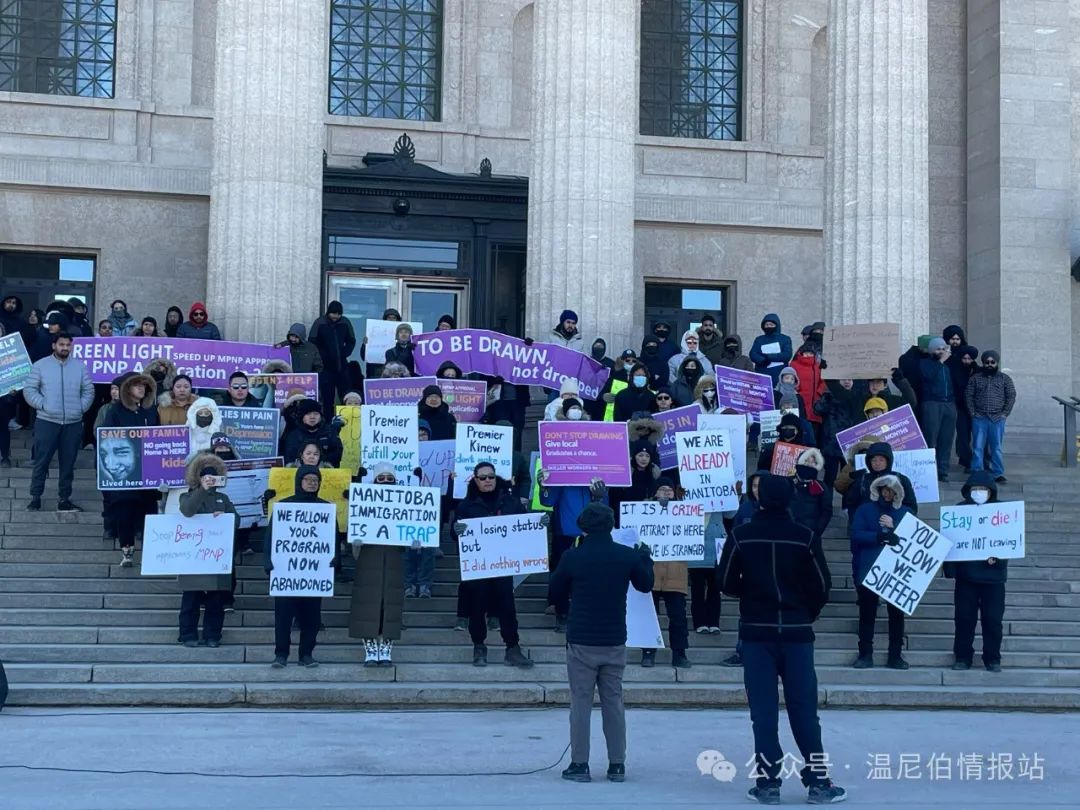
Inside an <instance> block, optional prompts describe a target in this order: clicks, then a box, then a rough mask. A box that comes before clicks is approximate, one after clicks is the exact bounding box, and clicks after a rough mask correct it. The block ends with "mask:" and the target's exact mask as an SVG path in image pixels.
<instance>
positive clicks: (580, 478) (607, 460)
mask: <svg viewBox="0 0 1080 810" xmlns="http://www.w3.org/2000/svg"><path fill="white" fill-rule="evenodd" d="M539 430H540V467H541V468H542V469H543V470H544V472H546V473H547V475H548V477H547V480H546V481H545V482H544V484H545V485H546V486H552V487H587V486H588V485H589V484H590V482H591V481H592V480H593V479H594V478H599V479H600V480H602V481H603V482H604V483H605V484H606V485H607V486H609V487H628V486H630V436H629V429H628V428H627V426H626V423H625V422H541V423H540V425H539Z"/></svg>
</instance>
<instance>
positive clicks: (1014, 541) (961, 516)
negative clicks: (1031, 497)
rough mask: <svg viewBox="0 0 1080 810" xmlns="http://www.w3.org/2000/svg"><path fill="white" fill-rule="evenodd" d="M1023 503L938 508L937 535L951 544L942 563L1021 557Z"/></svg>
mask: <svg viewBox="0 0 1080 810" xmlns="http://www.w3.org/2000/svg"><path fill="white" fill-rule="evenodd" d="M1024 531H1025V514H1024V502H1023V501H1004V502H1002V503H984V504H982V505H981V506H980V505H978V504H971V505H964V506H943V507H941V533H942V534H943V535H945V537H947V538H948V539H949V540H950V541H952V549H950V551H949V556H948V557H946V558H945V560H946V562H961V561H964V560H986V559H989V558H990V557H996V558H997V559H999V560H1018V559H1021V558H1022V557H1024V555H1025V553H1026V551H1025V548H1024Z"/></svg>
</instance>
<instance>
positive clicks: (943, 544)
mask: <svg viewBox="0 0 1080 810" xmlns="http://www.w3.org/2000/svg"><path fill="white" fill-rule="evenodd" d="M893 531H895V532H896V534H897V536H898V537H899V538H900V542H899V543H898V544H897V545H895V546H885V547H884V548H882V550H881V553H880V554H878V556H877V559H876V560H874V564H873V565H872V566H871V567H870V571H869V572H868V573H867V575H866V577H865V578H864V579H863V581H862V585H863V587H865V588H869V589H870V590H871V591H873V592H874V593H876V594H877V595H878V596H880V597H881V598H882V599H884V600H885V601H886V602H888V603H890V604H892V605H895V606H896V607H898V608H900V610H902V611H903V612H904V613H906V614H907V615H908V616H910V615H911V614H912V613H914V612H915V608H916V607H918V606H919V602H920V600H922V598H923V594H924V593H926V589H927V588H929V587H930V582H931V580H933V578H934V575H935V574H936V573H937V570H938V568H940V567H941V564H942V563H943V562H944V561H945V558H946V556H947V555H948V553H949V547H950V546H951V545H952V543H951V542H950V541H949V539H948V538H947V537H943V536H942V535H940V534H938V533H937V532H935V531H934V530H933V529H931V528H930V527H929V526H927V525H926V524H925V523H923V522H922V521H921V520H919V519H918V518H917V517H915V516H914V515H911V514H908V515H904V519H903V520H901V521H900V525H898V526H897V527H896V528H895V529H894V530H893Z"/></svg>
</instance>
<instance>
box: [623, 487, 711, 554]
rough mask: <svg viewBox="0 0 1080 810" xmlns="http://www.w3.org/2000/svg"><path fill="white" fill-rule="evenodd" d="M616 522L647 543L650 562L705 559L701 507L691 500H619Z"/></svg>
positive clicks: (703, 519)
mask: <svg viewBox="0 0 1080 810" xmlns="http://www.w3.org/2000/svg"><path fill="white" fill-rule="evenodd" d="M619 526H620V528H623V529H631V530H633V531H634V532H635V533H636V534H637V538H638V540H639V541H640V542H642V543H648V545H649V548H650V550H651V553H652V558H653V561H654V562H673V561H686V562H693V561H696V560H704V559H705V508H704V506H703V505H702V504H700V503H694V502H691V501H668V502H667V503H666V504H663V505H661V504H660V503H659V502H658V501H623V502H622V503H621V504H619Z"/></svg>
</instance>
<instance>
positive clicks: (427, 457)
mask: <svg viewBox="0 0 1080 810" xmlns="http://www.w3.org/2000/svg"><path fill="white" fill-rule="evenodd" d="M454 445H455V442H454V440H453V439H440V440H439V441H426V442H420V469H421V471H422V472H423V476H422V477H421V479H420V485H421V486H424V487H435V488H436V489H438V490H439V492H440V493H441V494H443V495H445V494H446V490H447V488H448V487H449V485H450V480H451V479H450V474H451V473H453V472H454Z"/></svg>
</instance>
